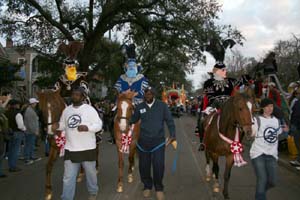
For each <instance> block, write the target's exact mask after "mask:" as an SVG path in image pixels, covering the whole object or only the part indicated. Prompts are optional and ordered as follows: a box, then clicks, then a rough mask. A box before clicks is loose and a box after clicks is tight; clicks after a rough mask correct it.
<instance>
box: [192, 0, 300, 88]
mask: <svg viewBox="0 0 300 200" xmlns="http://www.w3.org/2000/svg"><path fill="white" fill-rule="evenodd" d="M219 1H220V3H221V4H223V7H222V10H223V12H222V13H220V22H219V23H220V24H231V25H232V26H234V27H236V28H237V29H239V30H240V31H241V32H242V34H243V36H244V37H245V38H246V41H245V42H244V45H243V46H242V47H241V46H236V47H234V48H238V49H239V50H240V51H241V52H242V53H243V55H244V56H247V57H255V58H257V59H259V58H261V57H262V56H264V54H265V53H266V52H268V51H269V50H271V49H272V48H273V47H274V44H275V42H276V41H278V40H285V39H288V38H290V37H291V36H292V33H294V34H296V35H299V34H300V11H299V9H300V0H219ZM207 61H208V63H207V65H206V66H203V65H199V66H198V67H196V69H195V73H194V74H193V75H189V78H191V79H192V80H193V85H194V86H195V87H197V86H198V85H199V83H200V82H202V81H201V74H203V73H204V74H205V73H206V72H208V71H211V69H212V66H213V65H214V59H212V58H211V56H210V55H208V60H207Z"/></svg>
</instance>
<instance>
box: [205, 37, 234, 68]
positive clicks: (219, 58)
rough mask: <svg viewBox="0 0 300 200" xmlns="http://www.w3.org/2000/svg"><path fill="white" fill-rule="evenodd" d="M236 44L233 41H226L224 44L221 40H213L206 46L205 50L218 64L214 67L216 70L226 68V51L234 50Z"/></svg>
mask: <svg viewBox="0 0 300 200" xmlns="http://www.w3.org/2000/svg"><path fill="white" fill-rule="evenodd" d="M235 44H236V42H235V41H234V40H232V39H226V40H224V41H223V42H222V41H221V40H219V39H211V40H210V41H209V44H208V45H207V46H205V48H204V50H205V51H207V52H208V53H210V54H211V55H212V56H213V57H214V58H215V59H216V64H215V66H214V67H216V68H220V69H221V68H224V67H225V65H224V63H223V62H224V58H225V51H226V49H227V48H228V47H229V48H232V47H233V46H234V45H235Z"/></svg>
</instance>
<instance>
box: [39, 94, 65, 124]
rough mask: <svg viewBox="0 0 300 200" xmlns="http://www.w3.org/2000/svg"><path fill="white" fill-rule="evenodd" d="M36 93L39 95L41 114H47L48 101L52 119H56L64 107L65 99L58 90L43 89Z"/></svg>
mask: <svg viewBox="0 0 300 200" xmlns="http://www.w3.org/2000/svg"><path fill="white" fill-rule="evenodd" d="M37 95H38V97H39V107H40V109H41V110H42V112H43V116H47V113H48V103H50V104H51V110H52V116H53V120H55V121H58V120H59V118H60V115H61V113H62V111H63V109H64V108H65V101H64V99H63V98H62V97H61V96H60V94H59V91H53V90H43V91H41V92H37Z"/></svg>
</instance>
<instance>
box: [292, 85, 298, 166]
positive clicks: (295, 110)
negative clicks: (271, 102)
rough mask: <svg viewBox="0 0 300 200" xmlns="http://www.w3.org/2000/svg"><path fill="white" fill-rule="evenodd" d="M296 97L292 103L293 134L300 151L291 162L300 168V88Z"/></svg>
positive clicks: (296, 92)
mask: <svg viewBox="0 0 300 200" xmlns="http://www.w3.org/2000/svg"><path fill="white" fill-rule="evenodd" d="M295 95H296V96H295V99H294V101H293V105H291V106H292V107H291V134H292V135H293V136H294V142H295V145H296V148H297V151H298V155H297V158H296V159H295V160H293V161H290V163H291V164H292V165H293V166H295V167H296V168H297V169H298V170H300V101H299V99H300V89H298V90H297V91H295Z"/></svg>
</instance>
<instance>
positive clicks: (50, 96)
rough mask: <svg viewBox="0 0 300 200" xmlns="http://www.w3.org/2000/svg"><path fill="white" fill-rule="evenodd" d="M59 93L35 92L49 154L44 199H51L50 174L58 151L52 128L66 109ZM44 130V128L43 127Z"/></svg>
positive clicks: (48, 91) (49, 91)
mask: <svg viewBox="0 0 300 200" xmlns="http://www.w3.org/2000/svg"><path fill="white" fill-rule="evenodd" d="M59 92H60V91H56V92H54V91H53V90H43V91H41V92H37V96H38V98H39V108H40V109H41V111H42V115H43V120H44V122H45V124H46V125H47V138H48V142H49V145H50V152H49V157H48V162H47V167H46V191H45V199H46V200H50V199H52V185H51V174H52V169H53V165H54V163H55V161H56V159H57V157H58V154H59V149H58V147H57V145H56V142H55V138H54V132H53V130H52V126H53V125H54V124H56V123H58V122H59V120H60V116H61V114H62V112H63V110H64V109H65V107H66V104H65V101H64V99H63V98H62V97H61V96H60V94H59ZM45 128H46V127H45Z"/></svg>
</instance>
